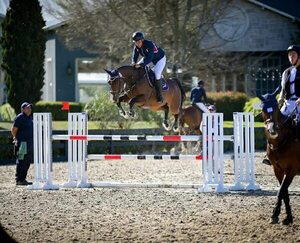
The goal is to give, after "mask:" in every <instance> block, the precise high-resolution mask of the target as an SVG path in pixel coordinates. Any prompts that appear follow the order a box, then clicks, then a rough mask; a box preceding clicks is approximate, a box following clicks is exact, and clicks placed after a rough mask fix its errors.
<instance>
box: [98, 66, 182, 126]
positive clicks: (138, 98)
mask: <svg viewBox="0 0 300 243" xmlns="http://www.w3.org/2000/svg"><path fill="white" fill-rule="evenodd" d="M104 70H105V71H106V72H107V73H108V74H109V80H108V84H109V86H110V94H111V98H112V101H113V102H114V103H116V104H117V106H118V108H119V113H120V115H121V116H123V117H125V118H128V117H134V111H133V107H134V105H137V106H138V107H139V108H149V109H150V110H152V111H155V112H156V111H164V120H163V127H164V128H165V129H166V130H167V131H170V130H171V129H172V128H173V130H174V131H176V130H177V129H178V115H179V112H180V110H181V108H182V104H183V101H184V99H185V92H184V90H183V88H182V86H181V84H180V82H179V80H177V79H166V80H165V82H166V86H167V87H168V89H167V90H163V91H162V96H163V98H164V102H163V103H158V102H157V101H156V93H155V89H154V88H152V87H151V86H150V84H149V82H148V78H147V75H148V74H147V73H146V70H145V69H144V68H134V67H132V66H129V65H126V66H121V67H119V68H117V69H113V70H106V69H104ZM122 102H125V103H128V104H129V112H128V113H126V112H125V110H124V109H123V107H122V105H121V103H122ZM169 112H171V114H172V115H173V116H174V123H173V124H172V125H171V126H170V125H169V123H168V115H169Z"/></svg>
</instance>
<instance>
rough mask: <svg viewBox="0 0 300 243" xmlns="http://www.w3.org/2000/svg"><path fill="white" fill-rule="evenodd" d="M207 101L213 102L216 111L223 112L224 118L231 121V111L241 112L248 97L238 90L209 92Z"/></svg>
mask: <svg viewBox="0 0 300 243" xmlns="http://www.w3.org/2000/svg"><path fill="white" fill-rule="evenodd" d="M207 97H208V102H209V103H210V104H215V105H216V107H217V112H222V113H224V120H227V121H232V119H233V115H232V114H233V112H243V110H244V106H245V103H246V102H247V100H248V99H249V97H248V96H247V95H246V94H245V93H240V92H219V93H213V92H210V93H208V94H207Z"/></svg>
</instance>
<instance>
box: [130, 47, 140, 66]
mask: <svg viewBox="0 0 300 243" xmlns="http://www.w3.org/2000/svg"><path fill="white" fill-rule="evenodd" d="M138 58H139V51H138V49H137V48H136V47H134V48H133V52H132V64H136V63H137V60H138Z"/></svg>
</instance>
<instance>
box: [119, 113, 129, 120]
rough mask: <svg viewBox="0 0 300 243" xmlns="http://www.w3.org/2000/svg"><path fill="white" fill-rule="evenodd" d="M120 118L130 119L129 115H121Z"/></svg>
mask: <svg viewBox="0 0 300 243" xmlns="http://www.w3.org/2000/svg"><path fill="white" fill-rule="evenodd" d="M120 116H121V117H123V118H125V119H128V118H129V117H128V115H127V114H123V113H120Z"/></svg>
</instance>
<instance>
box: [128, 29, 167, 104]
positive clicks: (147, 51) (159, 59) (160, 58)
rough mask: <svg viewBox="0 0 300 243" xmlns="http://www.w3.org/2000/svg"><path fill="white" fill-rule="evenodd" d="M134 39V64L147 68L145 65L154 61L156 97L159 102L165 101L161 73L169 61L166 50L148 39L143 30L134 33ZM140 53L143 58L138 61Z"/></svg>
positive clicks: (137, 66)
mask: <svg viewBox="0 0 300 243" xmlns="http://www.w3.org/2000/svg"><path fill="white" fill-rule="evenodd" d="M132 40H133V42H134V47H133V55H132V65H133V66H134V67H135V68H140V67H143V68H145V66H147V65H148V64H150V63H153V65H154V74H155V79H156V81H155V83H154V87H155V91H156V99H157V102H158V103H163V102H164V100H163V96H162V84H161V74H162V72H163V70H164V68H165V65H166V61H167V59H166V55H165V52H164V50H163V49H162V48H161V47H159V46H158V45H156V44H155V43H154V42H153V41H151V40H146V39H145V38H144V34H143V33H142V32H135V33H133V35H132ZM139 55H141V56H142V57H143V58H142V59H141V60H140V61H139V62H138V57H139Z"/></svg>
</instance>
